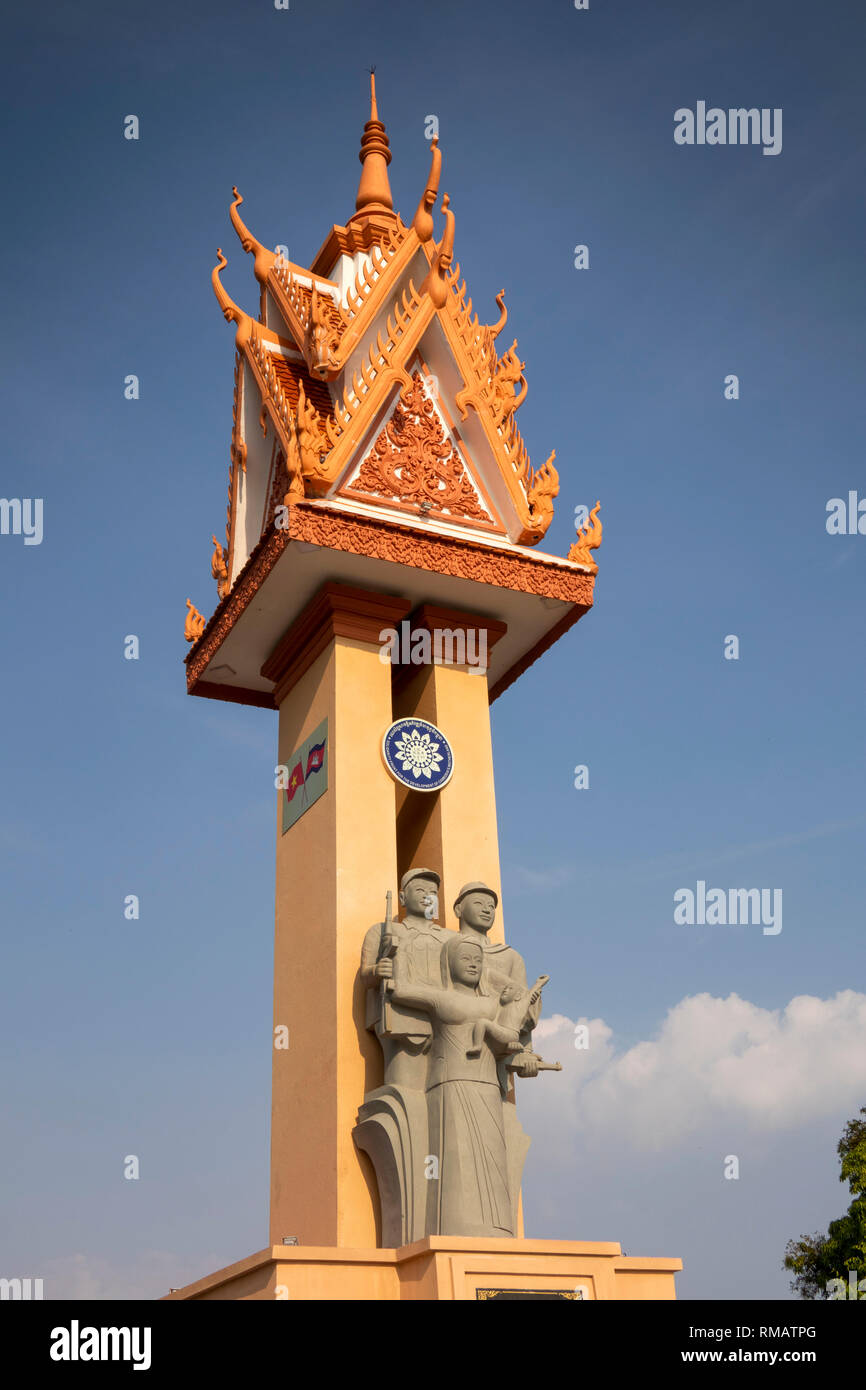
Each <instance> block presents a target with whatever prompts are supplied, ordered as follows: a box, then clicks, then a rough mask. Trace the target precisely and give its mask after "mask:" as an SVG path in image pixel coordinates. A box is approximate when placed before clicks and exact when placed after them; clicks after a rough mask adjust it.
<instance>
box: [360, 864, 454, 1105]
mask: <svg viewBox="0 0 866 1390" xmlns="http://www.w3.org/2000/svg"><path fill="white" fill-rule="evenodd" d="M439 885H440V879H439V875H438V874H437V873H435V872H434V870H433V869H422V868H417V869H409V870H408V872H407V873H405V874H404V875H403V877H402V879H401V880H400V894H399V899H400V905H401V907H403V908H404V915H403V918H402V920H401V921H397V922H390V923H388V922H383V923H381V924H377V925H376V926H375V927H371V928H370V930H369V931H368V932H367V935H366V936H365V937H364V944H363V947H362V948H361V979H362V980H363V982H364V984H365V985H366V987H367V1003H366V1025H367V1027H368V1028H369V1029H370V1030H371V1031H372V1032H375V1034H376V1037H377V1038H378V1039H379V1043H380V1045H381V1048H382V1053H383V1055H384V1058H385V1084H386V1085H392V1086H408V1087H410V1088H411V1089H412V1090H416V1091H423V1090H424V1089H425V1087H426V1084H427V1053H428V1052H429V1051H430V1046H431V1042H432V1036H433V1029H432V1026H431V1022H430V1017H429V1014H427V1013H425V1012H423V1011H422V1010H421V1009H418V1008H413V1007H409V1006H408V1005H404V1004H395V1003H392V1002H391V1001H390V997H389V996H390V990H391V989H392V988H393V984H392V982H393V978H394V956H395V955H396V953H397V952H399V953H400V959H401V966H405V971H404V975H405V978H406V979H407V980H411V981H412V982H413V983H416V984H419V985H439V983H440V973H441V964H440V963H441V957H442V947H443V945H444V944H445V942H446V941H448V940H450V939H452V938H453V936H454V933H453V932H451V931H449V930H448V929H447V928H445V927H441V926H440V925H439V923H438V922H437V920H436V919H437V917H438V915H439Z"/></svg>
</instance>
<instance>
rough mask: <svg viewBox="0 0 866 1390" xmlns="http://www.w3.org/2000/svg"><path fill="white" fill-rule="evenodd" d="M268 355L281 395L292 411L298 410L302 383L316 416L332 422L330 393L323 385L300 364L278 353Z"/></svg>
mask: <svg viewBox="0 0 866 1390" xmlns="http://www.w3.org/2000/svg"><path fill="white" fill-rule="evenodd" d="M269 355H270V360H271V362H272V363H273V365H274V371H275V372H276V374H277V378H278V379H279V383H280V386H281V387H282V388H283V395H284V396H285V397H286V400H287V401H288V403H289V405H290V406H291V408H292V410H297V408H298V399H299V396H300V392H299V386H300V384H301V383H303V387H304V395H305V396H306V398H307V400H308V401H309V402H310V404H311V405H312V406H313V408H314V409H315V411H316V412H317V414H318V415H321V416H322V417H329V418H330V419H332V420H333V418H334V406H333V402H332V401H331V393H330V391H329V390H328V388H327V386H326V385H325V383H324V382H323V381H317V380H316V378H315V377H314V376H310V373H309V372H308V371H307V368H306V366H305V365H304V364H303V363H302V362H295V361H293V360H292V359H291V358H290V357H283V356H282V355H281V354H280V353H278V352H272V353H270V354H269Z"/></svg>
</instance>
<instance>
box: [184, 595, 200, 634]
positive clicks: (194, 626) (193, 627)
mask: <svg viewBox="0 0 866 1390" xmlns="http://www.w3.org/2000/svg"><path fill="white" fill-rule="evenodd" d="M186 606H187V608H188V609H189V612H188V613H187V615H186V622H185V623H184V625H183V635H184V637H185V638H186V640H187V642H197V641H198V639H199V638H200V637H201V635H202V633H203V632H204V628H205V622H204V618H203V617H202V615H201V613H199V611H198V609H197V608H196V606H195V604H194V603H193V601H192V599H189V598H188V599H187V601H186Z"/></svg>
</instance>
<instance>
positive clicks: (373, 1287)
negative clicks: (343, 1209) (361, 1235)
mask: <svg viewBox="0 0 866 1390" xmlns="http://www.w3.org/2000/svg"><path fill="white" fill-rule="evenodd" d="M682 1267H683V1266H682V1261H681V1260H677V1259H665V1258H661V1259H649V1258H643V1257H641V1256H636V1255H623V1253H622V1251H621V1249H620V1247H619V1245H618V1244H616V1242H615V1241H580V1240H496V1241H482V1240H472V1239H470V1238H468V1237H462V1236H425V1237H424V1239H423V1240H418V1241H415V1243H414V1244H413V1245H404V1246H403V1247H402V1248H401V1249H399V1250H350V1249H337V1248H327V1247H324V1246H314V1245H313V1246H302V1245H296V1246H295V1245H274V1246H272V1247H270V1248H269V1249H265V1250H259V1251H258V1253H257V1254H255V1255H249V1256H248V1257H247V1259H245V1260H239V1261H238V1262H237V1263H236V1264H233V1265H227V1266H226V1268H225V1269H220V1270H218V1271H217V1272H216V1274H209V1275H207V1276H206V1277H205V1278H204V1279H199V1280H197V1281H196V1282H195V1283H193V1284H187V1285H186V1287H185V1288H182V1289H174V1290H173V1291H172V1292H171V1293H170V1294H168V1295H166V1300H167V1301H172V1302H177V1301H178V1300H181V1299H223V1300H234V1299H237V1300H239V1301H243V1300H247V1299H277V1300H279V1299H294V1300H297V1299H316V1300H324V1301H332V1300H339V1299H363V1300H376V1301H383V1302H389V1301H397V1300H400V1299H405V1300H411V1299H425V1300H436V1301H438V1300H440V1299H444V1300H451V1299H490V1298H509V1299H513V1298H546V1299H550V1298H566V1299H580V1298H584V1299H620V1300H626V1299H673V1298H676V1291H675V1288H674V1275H675V1274H676V1272H677V1271H678V1270H681V1269H682Z"/></svg>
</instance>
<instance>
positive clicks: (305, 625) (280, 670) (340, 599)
mask: <svg viewBox="0 0 866 1390" xmlns="http://www.w3.org/2000/svg"><path fill="white" fill-rule="evenodd" d="M411 607H412V604H411V602H410V601H409V599H406V598H400V597H398V596H397V595H392V594H380V593H374V592H371V591H370V590H367V589H356V588H353V587H351V586H349V585H347V584H334V583H330V582H329V583H326V584H323V585H322V587H321V589H320V590H319V592H318V593H317V594H316V595H315V597H314V598H313V599H312V600H311V602H310V603H308V604H307V607H306V608H305V609H304V610H303V612H302V613H300V614H299V615H298V617H297V618H296V619H295V621H294V622H293V623H292V625H291V627H290V628H289V629H288V631H287V632H286V633H285V634H284V636H283V637H281V638H280V641H279V642H278V643H277V645H276V647H275V648H274V650H273V651H272V652H271V655H270V656H269V657H268V659H267V661H265V662H264V664H263V666H262V669H261V672H260V675H262V676H263V677H264V678H265V680H269V681H273V683H274V695H273V698H274V704H275V705H276V706H277V707H278V708H279V706H280V705H281V704H282V702H283V700H284V699H285V698H286V696H287V695H288V693H289V691H290V690H291V689H292V687H293V686H295V685H296V684H297V682H298V681H299V680H300V678H301V676H302V675H303V674H304V672H305V671H307V670H309V668H310V667H311V666H312V664H313V662H314V661H315V660H316V657H318V656H320V655H321V653H322V652H323V651H325V649H326V648H327V647H328V646H329V645H330V643H331V642H332V641H333V639H334V638H335V637H350V638H354V639H355V640H356V641H359V642H368V643H370V644H371V645H376V646H379V645H380V636H379V634H380V633H381V631H382V629H383V628H387V627H394V626H396V625H397V624H398V623H400V622H401V621H402V619H403V618H405V617H406V614H407V613H408V612H409V609H410V608H411Z"/></svg>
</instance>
